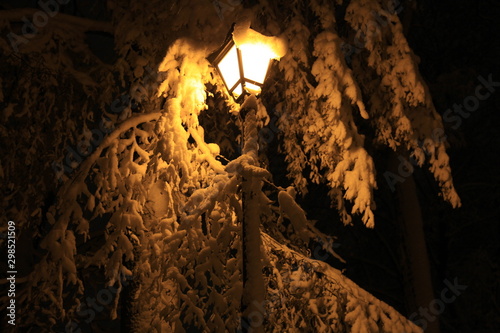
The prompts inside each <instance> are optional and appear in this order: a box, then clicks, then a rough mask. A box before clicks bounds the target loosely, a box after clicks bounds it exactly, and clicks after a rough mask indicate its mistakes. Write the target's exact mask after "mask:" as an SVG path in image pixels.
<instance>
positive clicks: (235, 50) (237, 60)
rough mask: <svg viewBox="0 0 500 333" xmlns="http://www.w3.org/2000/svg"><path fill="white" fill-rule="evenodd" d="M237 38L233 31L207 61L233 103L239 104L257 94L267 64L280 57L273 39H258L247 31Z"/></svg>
mask: <svg viewBox="0 0 500 333" xmlns="http://www.w3.org/2000/svg"><path fill="white" fill-rule="evenodd" d="M240 30H241V29H240ZM239 35H240V36H242V37H240V36H238V35H236V29H235V31H234V32H233V31H230V33H229V34H228V37H227V38H226V40H225V42H224V44H223V45H222V47H221V48H220V49H219V50H217V51H216V52H214V53H213V54H212V55H211V56H210V57H209V60H210V62H211V63H212V64H213V65H214V67H215V68H217V71H218V72H219V74H220V75H221V77H222V79H223V81H224V84H225V85H226V88H227V90H228V91H229V93H230V94H231V95H232V96H233V97H234V99H235V100H236V101H241V99H242V98H243V97H244V96H245V95H246V94H255V95H257V94H259V93H260V92H261V90H262V86H263V84H264V81H265V79H266V76H267V72H268V70H269V67H270V65H271V61H272V60H273V59H279V58H280V57H281V55H280V54H279V53H278V52H279V51H278V52H277V51H276V47H275V46H274V47H273V43H274V44H276V42H275V40H274V38H275V37H267V36H264V35H261V34H259V33H258V32H256V31H254V30H252V29H250V28H247V31H245V32H243V33H240V34H239ZM235 40H236V41H237V42H235ZM238 42H239V43H238ZM278 44H279V43H278Z"/></svg>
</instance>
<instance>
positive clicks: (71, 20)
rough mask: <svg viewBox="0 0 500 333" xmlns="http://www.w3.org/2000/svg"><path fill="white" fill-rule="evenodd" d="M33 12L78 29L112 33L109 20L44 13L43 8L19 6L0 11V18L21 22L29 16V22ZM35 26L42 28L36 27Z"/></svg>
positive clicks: (52, 21)
mask: <svg viewBox="0 0 500 333" xmlns="http://www.w3.org/2000/svg"><path fill="white" fill-rule="evenodd" d="M35 13H42V14H43V15H45V16H47V17H48V22H49V24H50V23H55V24H59V25H65V26H71V27H73V28H78V29H79V30H81V31H83V32H86V31H102V32H107V33H110V34H114V28H113V25H112V24H111V23H110V22H105V21H95V20H91V19H87V18H82V17H76V16H72V15H67V14H63V13H59V12H54V14H53V15H54V16H51V14H52V13H46V12H45V11H43V10H37V9H34V8H20V9H9V10H2V11H0V20H6V21H11V22H22V19H23V18H25V17H27V18H31V20H30V22H33V20H32V17H33V15H35ZM37 28H43V27H38V26H37Z"/></svg>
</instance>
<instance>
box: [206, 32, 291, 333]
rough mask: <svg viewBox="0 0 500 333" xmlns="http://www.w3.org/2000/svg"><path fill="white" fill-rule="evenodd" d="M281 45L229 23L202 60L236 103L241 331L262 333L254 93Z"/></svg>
mask: <svg viewBox="0 0 500 333" xmlns="http://www.w3.org/2000/svg"><path fill="white" fill-rule="evenodd" d="M284 50H286V45H285V44H284V43H283V41H282V40H281V39H279V38H277V37H267V36H264V35H261V34H260V33H258V32H256V31H255V30H252V29H250V24H246V25H245V24H241V25H233V27H232V29H231V31H230V32H229V34H228V36H227V37H226V40H225V41H224V43H223V45H222V46H221V47H220V48H219V49H218V50H217V51H215V52H214V53H213V54H212V55H211V56H210V57H209V58H208V60H209V61H210V62H211V63H212V64H213V66H214V67H215V68H216V69H217V72H218V73H219V74H220V76H221V77H222V79H223V81H224V85H225V86H226V88H227V90H228V92H229V94H230V95H231V96H232V98H234V100H235V101H236V102H237V103H239V104H240V105H241V110H245V112H241V111H240V115H241V117H242V120H243V126H242V132H243V133H242V134H243V135H242V137H243V149H242V156H244V157H246V158H245V159H242V163H241V165H242V166H243V168H241V171H240V175H241V178H242V186H241V187H242V199H241V201H242V210H243V217H242V221H241V224H242V253H243V255H242V256H243V268H242V278H243V295H242V300H241V314H242V319H241V328H242V331H243V332H248V331H252V332H263V322H264V315H265V308H264V298H265V285H264V280H263V277H262V262H261V258H262V255H261V253H260V244H261V239H260V207H259V206H260V202H259V198H258V195H257V194H258V192H260V191H261V188H262V178H263V177H265V176H264V175H265V174H268V172H267V170H264V169H261V168H259V163H258V144H257V135H258V131H259V128H258V124H257V114H256V112H257V109H258V107H259V106H258V101H257V97H256V96H258V94H260V92H261V90H262V86H263V84H264V81H265V79H266V76H267V73H268V70H269V68H270V66H271V63H272V60H273V59H279V58H280V57H282V56H283V55H284V52H285V51H284Z"/></svg>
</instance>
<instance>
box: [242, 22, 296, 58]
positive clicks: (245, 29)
mask: <svg viewBox="0 0 500 333" xmlns="http://www.w3.org/2000/svg"><path fill="white" fill-rule="evenodd" d="M250 24H251V21H250V20H248V19H246V20H242V21H240V22H238V23H236V24H235V26H234V31H233V40H234V43H235V44H236V46H237V47H239V48H240V49H245V48H247V47H250V48H255V47H257V48H259V50H260V52H265V53H266V55H267V56H268V58H269V59H276V60H279V59H280V58H281V57H283V56H284V55H285V53H286V52H287V43H286V41H285V39H283V38H280V37H276V36H264V35H263V34H261V33H259V32H257V31H255V30H253V29H252V28H250Z"/></svg>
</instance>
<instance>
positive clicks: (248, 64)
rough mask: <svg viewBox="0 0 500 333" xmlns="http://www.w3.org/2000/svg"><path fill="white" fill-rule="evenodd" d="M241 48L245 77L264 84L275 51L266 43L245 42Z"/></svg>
mask: <svg viewBox="0 0 500 333" xmlns="http://www.w3.org/2000/svg"><path fill="white" fill-rule="evenodd" d="M240 49H241V59H242V61H243V74H244V76H245V78H246V79H250V80H252V81H255V82H258V83H260V84H263V83H264V79H265V78H266V74H267V70H268V68H269V61H270V60H271V59H272V58H274V52H273V51H272V50H271V49H270V48H269V47H268V46H266V45H264V44H244V45H241V47H240Z"/></svg>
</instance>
